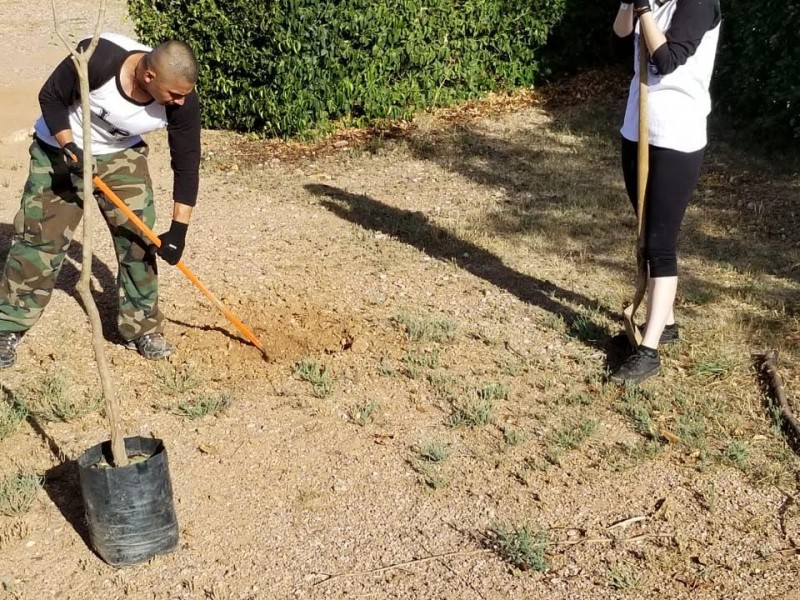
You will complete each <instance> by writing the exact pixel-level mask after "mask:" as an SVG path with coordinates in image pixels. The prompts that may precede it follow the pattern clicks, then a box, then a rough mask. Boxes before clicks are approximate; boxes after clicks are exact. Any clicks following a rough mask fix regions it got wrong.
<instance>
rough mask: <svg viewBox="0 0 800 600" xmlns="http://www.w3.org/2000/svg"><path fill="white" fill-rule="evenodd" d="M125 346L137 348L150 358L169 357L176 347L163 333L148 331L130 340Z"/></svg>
mask: <svg viewBox="0 0 800 600" xmlns="http://www.w3.org/2000/svg"><path fill="white" fill-rule="evenodd" d="M125 347H126V348H130V349H131V350H137V351H138V352H139V354H141V355H142V356H144V357H145V358H147V359H150V360H160V359H162V358H167V357H168V356H169V355H170V354H172V350H173V349H174V346H173V345H172V344H170V343H169V342H168V341H167V338H165V337H164V334H163V333H146V334H144V335H142V336H139V337H138V338H136V339H135V340H133V341H130V342H128V343H127V344H125Z"/></svg>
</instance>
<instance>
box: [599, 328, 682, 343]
mask: <svg viewBox="0 0 800 600" xmlns="http://www.w3.org/2000/svg"><path fill="white" fill-rule="evenodd" d="M637 327H638V328H639V331H641V332H642V334H644V330H645V328H646V327H647V323H644V324H642V325H637ZM613 339H614V343H617V344H621V343H623V342H624V343H627V342H628V334H627V333H625V332H624V331H621V332H620V333H618V334H617V335H615V336H614V338H613ZM680 339H681V336H680V333H679V331H678V324H677V323H673V324H672V325H667V326H665V327H664V331H662V332H661V337H660V338H659V339H658V344H659V346H663V345H665V344H674V343H675V342H677V341H678V340H680Z"/></svg>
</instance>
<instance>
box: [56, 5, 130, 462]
mask: <svg viewBox="0 0 800 600" xmlns="http://www.w3.org/2000/svg"><path fill="white" fill-rule="evenodd" d="M51 1H52V7H53V21H54V25H55V30H56V34H57V35H58V37H59V38H60V39H61V41H62V42H63V44H64V46H65V47H66V48H67V51H68V52H69V53H70V56H71V57H72V61H73V63H75V68H76V69H77V71H78V78H79V82H80V93H81V110H82V112H83V158H84V160H83V255H82V261H81V262H82V266H81V276H80V279H79V280H78V285H77V286H76V288H77V290H78V294H79V295H80V297H81V300H82V301H83V305H84V307H85V308H86V315H87V316H88V317H89V323H90V325H91V328H92V348H93V349H94V357H95V361H96V362H97V369H98V371H99V372H100V385H101V386H102V390H103V398H104V399H105V404H106V416H107V418H108V424H109V428H110V429H111V454H112V458H113V461H114V466H115V467H124V466H125V465H127V464H128V453H127V452H126V451H125V436H124V433H123V430H122V422H121V412H122V411H121V409H120V405H119V399H118V398H117V395H116V391H115V389H114V383H113V381H112V379H111V371H110V370H109V368H108V358H107V356H106V352H105V347H104V345H103V344H104V340H103V324H102V321H101V319H100V312H99V311H98V310H97V304H95V301H94V298H93V297H92V289H91V283H92V259H93V257H94V248H93V243H92V237H93V236H92V227H93V224H94V217H95V208H94V204H95V202H94V194H93V193H92V190H94V184H93V183H92V177H93V173H92V167H93V164H94V161H93V158H92V132H91V122H92V120H91V111H90V108H89V59H90V58H91V57H92V54H93V53H94V50H95V48H96V47H97V43H98V42H99V40H100V27H101V25H102V23H103V18H104V16H105V12H106V0H101V2H100V8H99V11H98V16H97V24H96V26H95V31H94V36H93V37H92V41H91V43H90V44H89V47H88V48H87V49H86V50H85V51H82V52H78V51H76V50H75V49H73V48H72V46H71V45H70V44H69V43H68V42H67V41H66V40H65V39H64V37H63V36H62V35H61V33H60V32H59V30H58V20H57V18H56V14H57V13H56V6H55V0H51Z"/></svg>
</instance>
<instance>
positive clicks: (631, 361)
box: [611, 346, 661, 385]
mask: <svg viewBox="0 0 800 600" xmlns="http://www.w3.org/2000/svg"><path fill="white" fill-rule="evenodd" d="M660 368H661V359H659V357H658V350H654V349H653V348H648V347H646V346H639V349H638V350H637V351H636V352H634V353H633V354H631V355H630V356H629V357H628V358H627V359H626V360H625V362H624V363H622V366H621V367H620V368H619V369H617V372H616V373H614V374H613V375H612V376H611V381H612V382H613V383H618V384H619V385H624V384H626V383H641V382H642V381H644V380H645V379H647V378H648V377H652V376H653V375H655V374H656V373H658V371H659V370H660Z"/></svg>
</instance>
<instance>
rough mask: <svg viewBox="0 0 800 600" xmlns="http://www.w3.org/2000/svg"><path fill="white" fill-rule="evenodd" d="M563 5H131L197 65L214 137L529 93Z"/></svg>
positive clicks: (556, 0)
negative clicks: (187, 48)
mask: <svg viewBox="0 0 800 600" xmlns="http://www.w3.org/2000/svg"><path fill="white" fill-rule="evenodd" d="M564 2H565V0H428V1H423V0H339V1H332V0H275V1H269V0H261V1H258V0H255V1H250V0H129V8H130V12H131V15H132V17H133V19H134V22H135V25H136V30H137V33H138V35H139V37H140V39H141V40H142V41H143V42H145V43H149V44H156V43H158V42H159V41H162V40H164V39H167V38H170V37H172V38H177V39H183V40H185V41H186V42H188V43H189V44H190V45H191V46H192V48H193V49H194V50H195V52H196V53H197V55H198V59H199V61H200V63H201V74H200V82H199V84H198V88H199V89H200V91H201V93H202V102H203V111H204V120H205V125H206V126H207V127H212V128H225V129H235V130H239V131H251V132H256V133H260V134H265V135H292V134H296V133H298V132H303V131H306V130H309V129H314V128H320V127H324V125H325V123H326V122H328V121H329V120H332V119H339V118H342V117H351V118H353V120H354V121H355V122H356V123H359V124H364V123H368V122H370V121H374V120H377V119H382V118H390V119H391V118H398V117H402V116H407V115H409V114H411V113H413V112H414V111H415V110H417V109H419V108H421V107H428V106H434V105H444V104H448V103H452V102H454V101H457V100H463V99H466V98H470V97H474V96H476V95H478V94H480V93H483V92H486V91H488V90H496V89H505V88H513V87H516V86H522V85H530V84H532V83H533V82H534V81H536V80H537V77H538V76H539V73H540V69H541V65H540V58H539V54H540V52H539V51H540V48H541V47H542V46H543V45H544V44H545V42H546V40H547V36H548V33H549V32H550V30H551V28H552V27H553V25H554V24H556V23H557V22H558V21H559V20H560V18H561V16H562V13H563V8H564Z"/></svg>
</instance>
